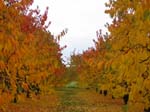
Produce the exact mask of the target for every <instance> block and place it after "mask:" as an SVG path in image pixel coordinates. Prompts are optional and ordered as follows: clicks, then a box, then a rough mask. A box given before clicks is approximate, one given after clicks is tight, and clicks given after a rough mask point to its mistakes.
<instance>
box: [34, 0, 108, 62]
mask: <svg viewBox="0 0 150 112" xmlns="http://www.w3.org/2000/svg"><path fill="white" fill-rule="evenodd" d="M107 1H108V0H35V1H34V7H36V6H37V5H38V6H39V8H40V9H41V11H42V12H43V11H44V10H45V9H46V6H48V7H49V14H48V20H49V21H51V22H52V24H51V25H50V27H49V30H50V31H51V32H52V34H54V35H57V34H59V33H60V32H61V31H62V30H63V29H65V28H68V33H67V34H66V35H65V36H64V37H63V38H62V39H61V41H60V45H61V46H64V45H67V48H66V49H65V50H64V51H63V57H64V59H65V60H66V58H67V57H69V55H70V54H71V53H72V52H73V51H74V50H75V51H76V52H79V53H81V52H82V51H83V50H86V49H88V47H91V46H94V43H93V41H92V40H93V39H96V31H97V30H99V29H102V30H104V31H106V29H105V27H104V25H105V24H106V23H107V22H109V21H110V18H109V16H108V15H106V14H105V13H104V11H105V9H106V7H105V5H104V4H105V2H107Z"/></svg>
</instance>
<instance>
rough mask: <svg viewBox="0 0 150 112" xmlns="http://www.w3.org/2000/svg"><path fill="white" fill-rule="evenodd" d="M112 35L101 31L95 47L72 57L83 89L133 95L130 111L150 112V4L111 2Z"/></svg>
mask: <svg viewBox="0 0 150 112" xmlns="http://www.w3.org/2000/svg"><path fill="white" fill-rule="evenodd" d="M106 6H107V7H108V9H107V10H106V13H107V14H109V15H110V17H111V18H112V20H113V21H112V23H111V24H108V25H107V28H108V31H109V33H110V34H104V35H103V34H102V33H101V31H97V40H94V43H95V47H92V48H90V49H88V50H86V51H84V52H83V53H82V54H77V55H75V54H74V55H72V58H71V60H72V61H71V64H74V65H75V66H76V69H77V70H78V74H79V77H80V78H79V81H80V83H81V85H82V86H84V87H87V86H91V87H96V88H99V89H100V90H107V91H108V94H109V95H112V96H113V97H115V98H122V97H123V96H124V95H126V94H128V95H129V101H128V105H129V111H130V112H135V111H139V112H142V111H143V110H144V108H145V111H146V109H148V108H150V107H149V106H150V87H149V85H150V30H149V27H150V1H149V0H110V1H109V3H106Z"/></svg>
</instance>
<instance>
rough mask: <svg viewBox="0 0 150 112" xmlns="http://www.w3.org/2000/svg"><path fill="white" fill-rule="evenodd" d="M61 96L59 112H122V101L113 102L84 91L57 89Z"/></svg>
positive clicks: (107, 98)
mask: <svg viewBox="0 0 150 112" xmlns="http://www.w3.org/2000/svg"><path fill="white" fill-rule="evenodd" d="M57 92H58V94H59V96H60V102H61V103H60V106H59V107H58V110H57V111H58V112H122V102H121V100H112V99H111V98H110V97H104V96H102V95H99V94H98V93H96V92H94V91H87V90H84V89H73V88H62V89H57Z"/></svg>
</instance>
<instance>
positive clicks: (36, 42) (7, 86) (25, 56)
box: [0, 0, 65, 104]
mask: <svg viewBox="0 0 150 112" xmlns="http://www.w3.org/2000/svg"><path fill="white" fill-rule="evenodd" d="M32 3H33V1H32V0H5V1H3V0H0V104H1V103H3V101H4V102H7V101H6V99H8V101H10V100H13V101H14V102H16V101H17V100H18V95H21V94H25V95H26V96H27V97H31V96H30V95H31V93H35V94H39V93H40V92H41V91H42V90H43V89H44V88H45V87H46V86H49V85H52V86H54V84H57V77H59V78H60V76H61V74H63V72H64V70H65V66H64V64H63V63H62V60H61V55H62V54H61V50H62V48H60V46H59V43H58V41H57V40H56V39H55V38H54V36H53V35H52V34H51V33H50V32H49V31H48V30H47V28H48V26H49V24H48V25H46V24H45V22H46V20H47V13H48V8H46V10H45V13H44V14H40V10H39V8H38V7H37V9H35V10H31V9H30V8H29V6H31V5H32ZM54 82H55V83H54ZM44 90H45V89H44ZM3 98H6V99H4V100H3Z"/></svg>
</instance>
